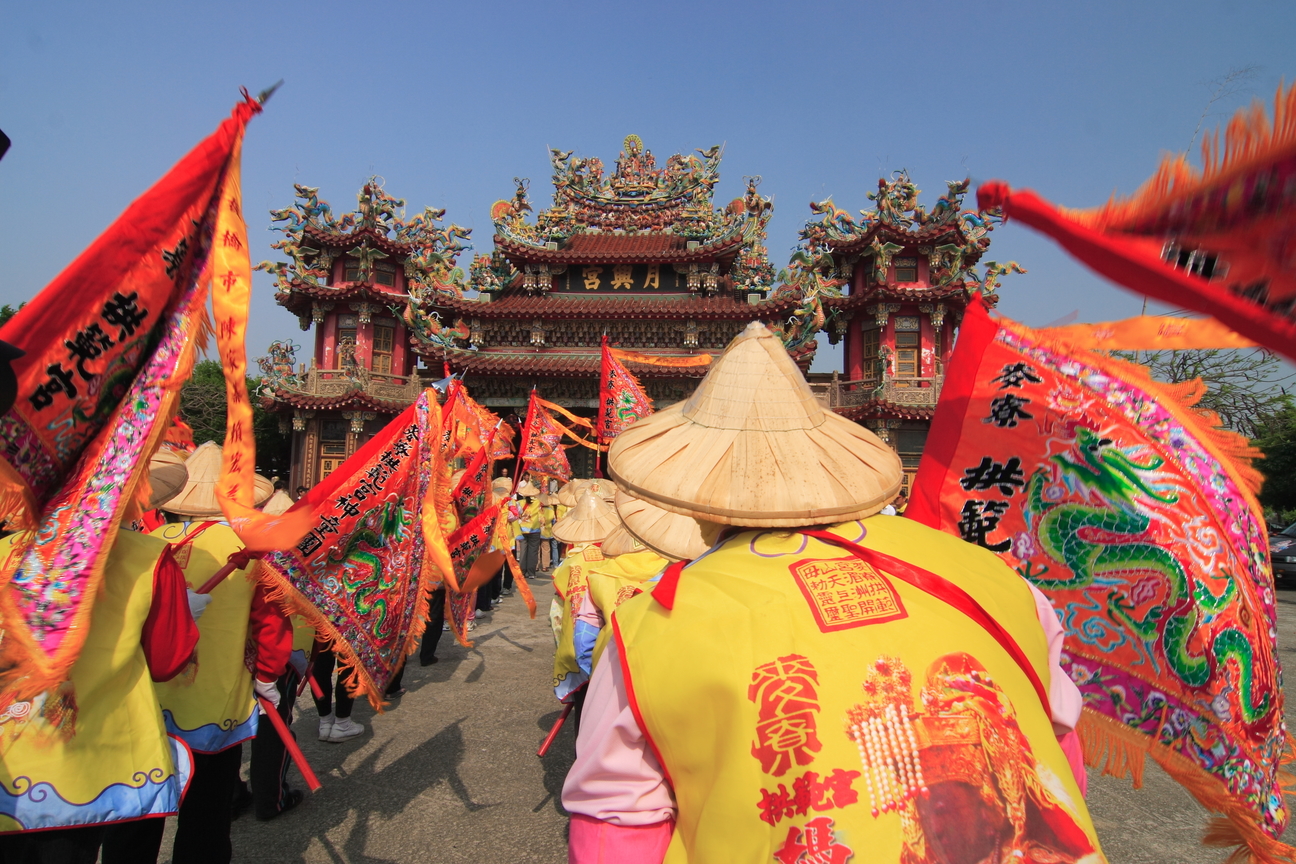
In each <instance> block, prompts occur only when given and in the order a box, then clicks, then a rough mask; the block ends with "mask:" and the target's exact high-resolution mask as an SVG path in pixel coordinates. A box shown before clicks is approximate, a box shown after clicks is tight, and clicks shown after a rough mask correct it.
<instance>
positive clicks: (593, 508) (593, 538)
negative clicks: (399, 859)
mask: <svg viewBox="0 0 1296 864" xmlns="http://www.w3.org/2000/svg"><path fill="white" fill-rule="evenodd" d="M616 527H617V516H616V512H615V511H614V510H613V509H612V508H611V507H609V506H608V505H607V504H606V503H605V502H604V501H603V499H601V498H599V497H598V496H597V495H595V494H593V493H592V492H591V493H585V494H582V495H581V497H580V498H579V499H578V501H577V503H576V506H575V507H573V508H572V509H571V512H570V513H568V514H567V515H566V516H565V517H564V518H563V520H562V521H561V522H558V523H557V524H555V525H554V536H555V537H557V538H558V539H559V540H561V541H562V542H564V543H570V544H572V547H573V548H572V553H571V554H570V555H568V556H567V559H566V560H565V561H563V563H562V564H560V565H559V566H558V569H557V570H555V571H554V593H555V595H556V596H555V600H556V601H557V602H558V604H559V605H560V608H561V614H560V615H559V616H558V627H557V637H558V638H557V645H556V646H555V649H554V667H553V669H554V671H553V687H554V695H555V696H557V697H558V701H559V702H563V703H566V702H571V701H573V700H575V701H576V703H577V705H578V706H579V704H580V701H581V700H582V699H583V698H584V696H583V691H582V688H583V687H584V686H585V683H586V682H587V681H588V680H589V675H588V674H587V673H586V672H585V671H584V670H582V669H581V668H580V664H579V663H578V662H577V660H576V642H575V630H576V622H575V616H576V612H577V610H578V609H580V606H581V602H582V600H583V599H584V597H585V593H586V591H587V590H588V582H587V579H588V576H589V571H590V569H591V568H593V567H595V566H597V565H598V564H599V563H600V562H602V561H603V552H602V550H601V549H600V548H599V546H598V544H600V543H602V542H603V540H604V539H605V538H606V537H607V536H608V534H610V533H611V532H612V530H613V529H614V528H616Z"/></svg>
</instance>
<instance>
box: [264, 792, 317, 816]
mask: <svg viewBox="0 0 1296 864" xmlns="http://www.w3.org/2000/svg"><path fill="white" fill-rule="evenodd" d="M305 797H306V793H305V792H303V791H302V790H300V789H289V790H288V793H287V794H286V795H285V796H284V802H283V807H282V808H281V809H280V810H279V812H277V813H271V814H269V815H268V816H263V815H262V814H260V813H258V814H257V817H256V818H257V821H258V822H269V821H270V820H271V819H274V818H275V817H276V816H282V815H283V814H285V813H287V812H288V811H289V810H291V809H293V808H294V807H296V806H297V805H298V804H300V803H301V802H302V800H303V799H304V798H305Z"/></svg>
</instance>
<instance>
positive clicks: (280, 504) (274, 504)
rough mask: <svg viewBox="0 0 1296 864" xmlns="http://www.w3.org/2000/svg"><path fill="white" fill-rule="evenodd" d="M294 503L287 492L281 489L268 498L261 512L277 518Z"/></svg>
mask: <svg viewBox="0 0 1296 864" xmlns="http://www.w3.org/2000/svg"><path fill="white" fill-rule="evenodd" d="M295 503H296V502H295V501H293V500H292V496H291V495H289V494H288V493H287V492H285V491H284V490H282V489H276V490H275V493H274V494H273V495H271V496H270V500H269V501H267V502H266V503H265V506H263V507H262V508H261V512H262V513H269V514H270V515H271V516H278V515H279V514H280V513H283V512H284V511H286V510H287V509H288V508H289V507H291V506H293V504H295Z"/></svg>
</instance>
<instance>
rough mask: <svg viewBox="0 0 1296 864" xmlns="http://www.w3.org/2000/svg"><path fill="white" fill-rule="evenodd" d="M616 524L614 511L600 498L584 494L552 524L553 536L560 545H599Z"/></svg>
mask: <svg viewBox="0 0 1296 864" xmlns="http://www.w3.org/2000/svg"><path fill="white" fill-rule="evenodd" d="M617 524H618V520H617V515H616V511H615V510H613V509H612V508H611V507H609V506H608V503H607V502H606V501H604V500H603V499H602V498H600V497H598V496H597V495H595V494H593V493H591V492H586V493H585V494H584V495H582V496H581V497H580V500H579V501H577V502H576V506H575V507H573V508H572V509H571V510H569V511H568V512H567V515H566V516H564V517H562V518H561V519H559V520H558V521H557V522H555V523H554V527H553V535H554V537H555V538H556V539H557V540H558V541H560V542H562V543H601V542H602V541H603V539H604V538H605V537H607V536H608V534H610V533H612V529H613V528H615V527H617Z"/></svg>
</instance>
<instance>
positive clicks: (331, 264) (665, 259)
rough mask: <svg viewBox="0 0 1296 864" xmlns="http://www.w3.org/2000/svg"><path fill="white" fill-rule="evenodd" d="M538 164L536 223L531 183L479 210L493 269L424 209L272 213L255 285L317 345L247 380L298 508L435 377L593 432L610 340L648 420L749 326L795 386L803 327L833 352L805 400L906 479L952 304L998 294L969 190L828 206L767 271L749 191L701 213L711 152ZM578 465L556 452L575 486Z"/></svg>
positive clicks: (396, 206) (810, 349) (560, 154)
mask: <svg viewBox="0 0 1296 864" xmlns="http://www.w3.org/2000/svg"><path fill="white" fill-rule="evenodd" d="M550 157H551V162H552V165H553V202H552V205H551V206H550V207H548V208H546V209H543V210H540V211H539V212H535V211H534V210H533V208H532V206H531V203H530V199H529V182H528V181H527V180H525V179H518V178H515V185H516V188H515V192H514V194H513V196H512V197H511V198H510V199H507V200H501V201H498V202H496V203H495V205H494V206H493V207H492V208H491V219H492V222H493V225H494V229H495V234H494V249H493V250H492V251H491V252H490V253H483V254H478V255H476V256H475V257H474V258H473V260H472V263H471V265H470V267H469V270H468V272H467V273H464V271H463V270H462V269H461V268H459V267H458V266H456V265H457V260H458V256H459V255H460V254H461V253H462V252H464V251H465V250H467V249H468V248H469V247H468V245H467V241H468V239H469V234H470V232H469V231H468V230H467V229H463V228H460V227H459V226H456V225H454V224H450V225H446V226H444V227H443V226H442V224H441V223H442V220H443V219H444V215H445V214H444V211H437V210H433V209H432V208H427V209H425V210H424V211H423V212H422V213H420V214H419V215H417V216H415V217H413V218H412V219H409V220H405V218H404V216H403V207H404V202H403V201H399V200H397V199H394V198H392V197H390V196H388V195H387V194H386V193H385V192H384V191H383V190H382V189H381V188H380V186H379V185H378V183H377V182H376V181H373V180H371V181H370V182H369V183H367V184H365V186H364V188H363V189H362V190H361V192H360V195H359V207H358V209H357V210H356V211H355V212H354V213H350V214H346V215H344V216H341V217H337V218H335V217H334V216H333V214H332V212H331V210H330V208H329V206H328V204H327V203H325V202H323V201H321V200H320V199H319V197H318V190H316V189H312V188H309V187H303V186H298V187H297V198H298V202H297V204H296V205H295V206H294V207H292V208H287V209H285V210H278V211H272V212H271V217H272V220H273V221H274V222H275V223H276V224H277V228H278V230H281V231H283V232H284V239H283V240H281V241H280V242H278V243H276V244H274V246H275V248H277V249H280V250H282V251H283V252H284V254H285V255H287V257H288V258H289V259H290V262H288V263H271V262H263V263H262V264H261V265H260V268H261V269H263V270H269V271H271V272H274V273H275V274H276V277H277V280H276V289H277V291H278V293H277V300H278V301H279V303H280V304H281V305H282V306H284V307H285V308H286V309H288V310H289V311H290V312H292V313H293V314H295V315H296V316H297V317H298V319H299V321H300V323H301V326H302V329H303V330H308V329H310V328H311V327H314V329H315V339H314V345H313V348H312V350H311V352H310V357H309V361H308V363H307V362H302V363H299V362H298V360H297V357H296V354H295V351H296V350H297V347H296V346H294V345H291V344H288V343H281V342H277V343H275V344H274V345H273V346H271V351H270V357H268V358H263V360H262V370H263V373H264V375H265V378H264V380H265V384H264V386H263V389H262V398H263V400H264V402H265V404H267V405H268V406H270V407H272V408H273V409H274V410H276V411H279V412H280V414H281V417H282V418H283V422H284V423H285V424H291V428H292V429H293V432H294V434H293V461H292V465H293V469H292V480H291V482H292V485H293V487H294V488H296V487H297V486H306V487H309V486H311V485H313V484H314V483H317V482H319V481H320V480H321V479H323V478H324V477H326V476H327V475H328V473H329V472H330V471H332V470H333V469H334V468H336V467H337V465H338V464H339V463H340V462H341V461H342V460H343V459H345V458H346V457H347V456H349V455H350V454H351V453H353V452H354V451H355V449H356V448H357V447H359V446H360V445H361V444H363V443H364V441H366V440H367V439H368V438H369V437H370V436H372V435H373V433H374V432H375V431H377V430H378V429H380V428H381V427H382V425H383V424H384V423H386V422H387V421H389V420H390V419H391V417H392V416H393V415H395V414H396V413H398V412H399V411H401V410H403V409H404V408H405V407H406V406H407V405H409V404H410V403H411V402H412V401H413V400H414V399H415V398H416V397H417V395H418V393H419V392H420V391H421V390H422V388H423V387H424V386H425V385H426V384H428V383H429V382H430V381H432V380H434V379H439V378H442V377H443V376H444V375H446V374H447V373H448V372H450V373H454V374H458V375H462V376H463V377H464V381H465V384H466V385H467V387H468V389H469V392H470V393H472V394H473V396H474V397H475V398H476V399H478V400H479V401H481V402H482V403H483V404H484V405H486V406H487V407H489V408H491V409H492V410H494V411H496V412H497V413H499V414H501V415H507V414H509V413H511V412H517V413H521V412H522V410H523V409H524V407H525V405H526V403H527V398H528V394H529V392H530V391H531V389H532V388H533V387H534V388H536V389H537V392H538V393H539V394H540V395H541V396H543V397H544V398H545V399H547V400H549V401H552V402H556V403H557V404H559V405H562V406H563V407H565V408H567V409H568V410H570V411H572V412H573V413H575V414H579V415H583V416H592V415H593V414H594V412H595V410H596V409H597V405H598V383H597V377H598V369H599V358H600V345H601V343H602V341H603V339H604V337H606V338H607V339H608V341H609V343H610V344H612V345H613V346H615V347H619V348H624V349H629V350H632V351H636V352H639V353H642V354H648V355H652V356H653V357H655V358H657V360H658V362H655V363H653V364H633V366H632V369H631V371H633V372H634V373H635V374H636V375H637V376H638V377H639V379H640V381H641V382H642V383H643V384H644V386H645V389H646V390H647V391H648V394H649V395H650V396H651V397H652V399H653V401H654V403H655V405H656V406H657V407H658V408H661V407H664V406H666V405H669V404H671V403H673V402H676V401H678V400H680V399H683V398H685V397H686V396H687V395H688V394H689V393H690V392H691V391H692V389H693V387H694V386H695V385H696V383H697V381H698V379H699V378H700V377H701V376H702V375H703V374H704V373H705V371H706V367H705V366H701V367H699V366H696V365H694V366H683V365H671V364H672V363H679V362H680V361H682V359H683V358H687V357H691V356H695V355H697V354H701V353H709V354H712V355H715V354H718V353H719V352H720V351H722V350H723V349H724V347H725V346H726V345H727V344H728V343H729V341H730V340H731V339H732V338H733V337H734V336H735V335H736V334H737V333H738V332H740V331H741V330H742V328H743V327H745V326H746V325H747V324H748V323H749V322H751V321H753V320H757V319H759V320H762V321H764V322H765V323H766V324H768V325H769V326H770V327H771V328H772V329H774V330H775V331H776V332H778V333H779V334H780V335H781V336H782V338H783V340H784V343H785V344H786V345H787V347H788V349H789V351H790V352H791V353H792V356H793V357H794V358H795V359H796V361H797V363H798V364H799V365H800V366H801V368H802V369H803V370H808V369H809V366H810V363H811V361H812V360H813V357H814V353H815V348H816V345H817V343H816V341H815V337H816V335H817V334H818V332H819V331H820V330H821V329H826V330H827V333H828V335H829V338H830V341H832V342H833V343H834V344H835V343H837V342H838V341H841V340H844V342H845V357H846V363H845V367H846V368H845V372H844V374H837V373H834V374H832V375H829V376H823V375H815V376H812V381H813V386H814V387H815V389H816V391H817V392H818V394H819V395H820V398H822V399H824V400H825V402H827V404H829V405H830V406H831V407H833V408H834V409H835V410H837V411H839V412H840V413H842V414H844V415H845V416H847V417H850V418H852V419H854V420H856V421H857V422H861V423H864V424H865V425H867V426H869V427H870V428H873V429H874V430H876V431H877V432H878V433H879V434H880V435H882V437H883V438H884V439H886V440H888V441H889V442H890V443H891V444H892V446H895V447H896V448H897V449H898V450H899V452H900V453H901V456H902V457H903V458H904V461H905V463H906V467H907V469H908V470H909V471H910V472H912V470H913V469H914V468H916V465H917V454H920V453H921V449H922V443H923V442H924V441H925V436H926V429H927V426H928V425H929V423H930V418H931V415H932V410H933V408H934V406H935V400H936V395H937V394H938V393H939V390H940V384H941V381H942V377H943V374H944V363H945V361H946V359H947V358H948V355H949V351H950V348H951V346H952V343H953V336H954V331H955V328H956V327H957V324H958V321H959V320H960V318H961V315H962V310H963V308H964V305H965V302H966V298H967V297H968V296H969V294H968V292H969V291H971V290H978V289H981V288H986V287H988V288H990V289H993V284H994V280H993V277H987V279H986V280H984V281H983V280H979V279H977V277H976V276H975V275H973V274H972V272H971V268H972V266H973V265H974V264H975V263H976V262H977V259H978V258H980V256H981V255H982V254H983V252H984V250H985V248H986V247H987V246H988V244H989V240H988V238H987V236H986V235H987V232H988V231H989V230H990V228H991V226H992V218H991V217H990V216H989V215H987V214H978V213H973V212H965V211H962V210H961V201H962V196H963V194H964V193H965V192H966V190H967V184H966V182H964V183H961V184H950V192H949V194H948V195H947V196H945V197H943V198H941V199H940V200H939V201H938V202H937V205H936V207H935V208H934V209H933V210H932V212H931V213H927V212H925V211H924V210H923V208H921V207H920V206H919V205H918V204H917V203H916V200H917V195H918V190H917V189H916V188H914V187H913V184H912V183H910V182H909V180H908V177H907V176H905V175H903V174H901V175H900V176H899V177H898V178H897V179H894V180H890V181H880V183H879V188H878V192H877V193H876V194H870V195H869V197H870V198H872V199H873V200H874V201H875V202H876V206H875V209H874V210H871V211H861V217H860V218H859V219H856V218H855V217H852V216H850V215H849V214H847V213H846V212H845V211H841V210H838V209H837V208H836V207H835V206H834V205H833V204H832V201H831V199H830V200H828V201H825V202H823V203H821V204H812V205H811V209H812V211H814V212H815V213H816V214H817V215H816V217H815V218H814V219H813V220H812V221H810V222H808V223H807V224H806V226H805V228H804V230H803V231H802V232H801V242H800V244H799V246H798V248H797V251H796V252H795V253H794V255H793V256H792V260H791V261H790V262H789V265H788V267H787V268H785V269H784V270H782V271H779V272H777V273H776V271H775V269H774V267H773V266H772V265H771V264H770V262H769V259H768V254H767V250H766V248H765V237H766V226H767V224H768V222H769V219H770V216H771V212H772V204H771V202H770V200H769V199H768V198H765V197H763V196H761V195H760V193H759V191H758V187H759V184H760V177H749V178H746V192H745V194H744V196H743V197H741V198H737V199H735V200H733V201H731V202H729V203H728V204H726V205H725V206H722V207H717V206H715V203H714V201H713V190H714V187H715V184H716V183H717V181H718V179H719V165H720V158H721V152H720V148H719V147H713V148H710V149H709V150H705V151H702V150H699V151H697V152H696V154H689V155H682V154H675V155H673V156H671V157H669V158H668V159H667V160H666V162H665V164H664V165H663V166H660V167H659V166H658V165H657V162H656V159H655V158H654V156H653V154H652V153H651V151H649V150H647V149H645V148H644V146H643V142H642V141H640V139H639V138H638V136H635V135H631V136H629V137H627V138H626V139H625V141H624V143H623V145H622V149H621V152H620V154H619V156H618V158H617V159H616V161H615V164H614V166H613V168H612V170H611V171H607V172H605V170H604V167H603V164H602V162H601V161H600V160H599V159H597V158H593V157H590V158H585V157H579V156H576V155H574V153H573V152H572V151H559V150H553V151H551V154H550ZM532 216H534V218H532ZM985 283H989V285H988V286H987V285H986V284H985ZM420 360H421V362H422V367H423V372H422V375H420V371H419V361H420ZM592 455H593V454H592V452H591V451H587V450H585V448H573V450H572V451H569V456H570V457H571V458H572V467H573V470H574V471H575V473H576V474H577V475H578V476H589V475H590V472H591V471H592V469H593V464H592Z"/></svg>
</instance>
